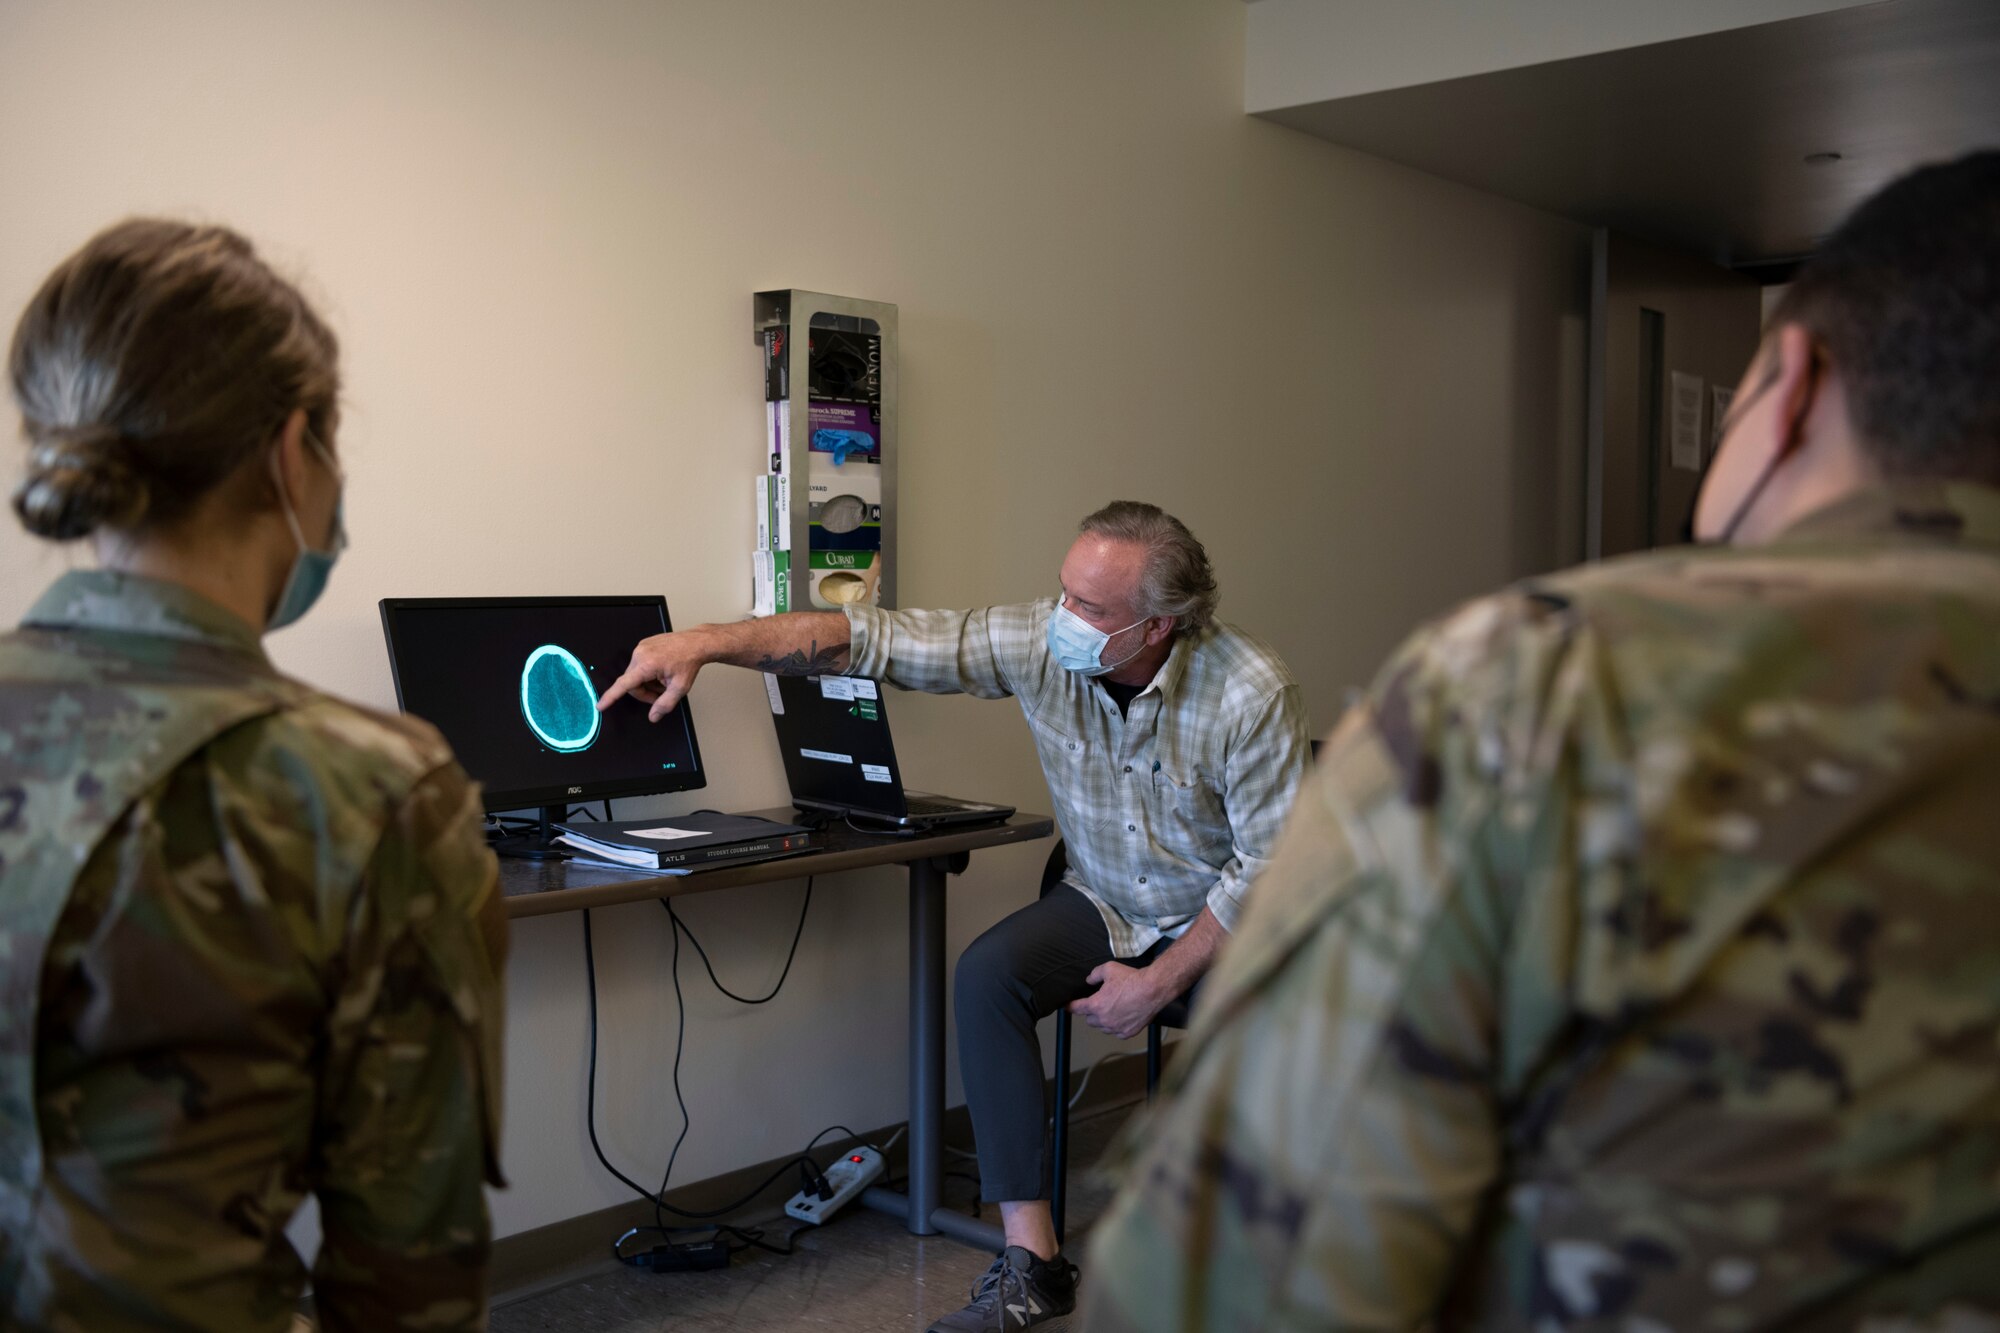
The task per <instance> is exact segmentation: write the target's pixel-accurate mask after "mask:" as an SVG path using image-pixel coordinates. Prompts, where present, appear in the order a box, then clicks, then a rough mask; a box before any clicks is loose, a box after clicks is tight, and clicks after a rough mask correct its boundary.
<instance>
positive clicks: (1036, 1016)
mask: <svg viewBox="0 0 2000 1333" xmlns="http://www.w3.org/2000/svg"><path fill="white" fill-rule="evenodd" d="M1168 943H1169V941H1164V940H1163V941H1161V942H1160V943H1159V944H1157V945H1155V946H1154V947H1153V948H1152V949H1150V950H1148V951H1147V952H1146V954H1145V955H1143V956H1142V957H1139V958H1127V959H1120V960H1119V961H1121V962H1124V963H1127V964H1130V965H1132V966H1143V965H1144V964H1145V963H1147V962H1150V961H1151V960H1152V959H1153V958H1154V957H1156V956H1158V954H1159V953H1160V952H1161V951H1162V950H1164V949H1165V948H1166V947H1167V944H1168ZM1110 961H1112V958H1111V941H1110V937H1109V936H1107V935H1106V934H1105V932H1104V918H1103V917H1101V916H1099V915H1098V913H1097V908H1095V907H1094V906H1092V905H1091V902H1090V900H1089V899H1088V898H1086V897H1084V896H1083V895H1082V894H1080V893H1078V892H1077V891H1076V890H1075V889H1073V888H1071V887H1070V886H1069V885H1067V884H1058V885H1057V886H1056V887H1055V888H1054V889H1052V890H1050V891H1049V892H1048V893H1047V894H1046V895H1044V896H1043V897H1041V898H1039V899H1037V900H1036V901H1035V902H1032V903H1030V904H1028V905H1027V906H1026V907H1023V908H1022V909H1021V910H1020V911H1018V912H1015V913H1014V914H1013V915H1011V916H1009V917H1006V918H1004V919H1003V920H1001V921H999V922H997V923H996V924H995V925H994V926H993V927H992V929H990V930H988V931H987V932H986V933H985V934H983V935H981V936H980V937H979V938H978V939H976V940H974V941H973V942H972V943H971V944H970V945H969V946H967V948H966V950H965V953H964V954H963V955H961V956H960V958H959V960H958V975H957V977H956V978H955V979H954V997H955V1000H956V1003H957V1007H958V1064H959V1070H960V1072H962V1073H963V1074H964V1076H965V1101H966V1107H967V1109H968V1110H969V1111H971V1113H972V1132H973V1136H974V1139H975V1141H976V1146H977V1147H978V1149H979V1197H980V1198H982V1199H984V1200H985V1201H987V1202H988V1203H997V1202H1001V1201H1007V1200H1018V1199H1045V1198H1047V1197H1048V1192H1049V1161H1048V1147H1047V1139H1046V1138H1045V1136H1044V1134H1043V1129H1044V1127H1045V1124H1046V1121H1047V1118H1048V1114H1049V1112H1048V1108H1047V1107H1046V1106H1045V1104H1044V1101H1045V1099H1044V1097H1043V1091H1042V1088H1043V1084H1042V1047H1041V1043H1040V1042H1039V1041H1037V1040H1036V1038H1035V1024H1036V1022H1037V1021H1038V1020H1040V1019H1042V1018H1045V1017H1047V1016H1048V1015H1049V1014H1052V1013H1054V1012H1055V1011H1056V1010H1058V1009H1060V1008H1062V1007H1063V1006H1064V1005H1066V1004H1068V1003H1069V1002H1070V1001H1071V1000H1075V999H1080V998H1082V997H1083V996H1085V995H1088V994H1090V993H1091V991H1093V990H1095V989H1096V987H1094V986H1092V985H1091V984H1090V983H1089V982H1087V981H1085V980H1084V978H1085V977H1087V976H1089V975H1090V973H1091V971H1092V969H1094V968H1096V967H1097V965H1098V964H1100V963H1107V962H1110Z"/></svg>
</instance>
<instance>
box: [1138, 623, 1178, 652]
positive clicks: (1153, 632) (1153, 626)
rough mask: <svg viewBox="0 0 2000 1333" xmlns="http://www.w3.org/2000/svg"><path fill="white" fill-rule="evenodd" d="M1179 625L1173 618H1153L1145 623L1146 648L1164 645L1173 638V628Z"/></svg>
mask: <svg viewBox="0 0 2000 1333" xmlns="http://www.w3.org/2000/svg"><path fill="white" fill-rule="evenodd" d="M1179 624H1180V620H1179V619H1178V618H1177V617H1175V616H1154V617H1153V618H1152V619H1151V620H1149V621H1147V622H1146V646H1147V647H1148V648H1151V647H1153V646H1154V645H1155V644H1161V643H1165V642H1166V641H1167V640H1168V639H1171V638H1172V637H1174V628H1175V627H1176V626H1177V625H1179Z"/></svg>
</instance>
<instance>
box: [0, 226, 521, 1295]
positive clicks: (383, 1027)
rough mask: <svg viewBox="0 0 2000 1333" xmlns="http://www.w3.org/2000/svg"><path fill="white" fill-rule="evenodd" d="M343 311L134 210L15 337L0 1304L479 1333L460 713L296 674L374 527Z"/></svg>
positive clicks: (1, 957) (480, 993) (478, 1123)
mask: <svg viewBox="0 0 2000 1333" xmlns="http://www.w3.org/2000/svg"><path fill="white" fill-rule="evenodd" d="M336 355H337V354H336V347H335V342H334V338H333V335H332V333H331V332H330V331H329V330H328V329H327V327H326V325H325V324H324V323H322V322H321V320H320V319H319V318H318V316H317V315H315V314H314V312H313V311H312V310H311V308H310V307H309V306H308V305H307V303H306V301H305V300H304V298H303V297H302V296H301V295H300V294H299V292H298V291H297V290H295V289H294V288H293V287H292V286H291V285H290V284H289V283H287V282H285V281H284V280H283V279H281V278H280V277H278V276H277V275H276V274H275V273H274V272H272V271H271V269H270V268H268V267H267V266H266V265H265V264H264V263H263V262H262V261H261V260H260V259H259V258H258V257H257V255H256V254H255V253H254V252H253V250H252V249H251V247H250V245H249V244H248V243H247V242H246V241H245V240H243V238H242V237H240V236H237V235H236V234H234V233H232V232H229V231H227V230H224V229H222V228H218V227H193V226H185V225H181V224H178V223H172V222H163V221H152V220H136V221H130V222H126V223H122V224H120V225H118V226H116V227H113V228H111V229H110V230H108V231H106V232H104V233H103V234H101V235H99V236H98V237H96V238H95V239H94V240H92V241H91V242H90V243H89V244H87V245H86V246H84V247H83V249H82V250H80V251H78V252H77V253H76V254H75V255H73V256H71V257H70V258H69V259H68V260H66V261H65V262H64V263H63V264H61V265H60V266H59V267H58V268H57V269H56V271H55V272H54V273H53V274H52V275H51V276H50V277H49V278H48V280H47V281H46V282H45V283H44V284H43V286H42V288H41V290H40V291H39V292H38V293H37V294H36V295H35V297H34V299H33V300H32V301H31V302H30V304H29V306H28V308H27V311H26V312H25V314H23V316H22V318H21V322H20V325H19V327H18V328H17V330H16V332H15V337H14V343H13V349H12V356H11V365H10V370H11V378H12V387H13V392H14V397H15V400H16V402H17V404H18V405H19V407H20V410H21V415H22V418H23V433H24V435H25V437H26V441H27V446H28V459H27V470H26V474H25V476H24V477H23V479H22V480H21V482H20V484H19V486H18V487H17V489H16V490H15V491H14V509H15V512H16V513H17V514H18V516H19V517H20V520H21V522H22V523H23V525H24V526H25V527H26V528H27V529H28V530H29V531H30V532H32V533H34V534H35V535H37V536H39V537H43V538H47V539H49V540H52V541H58V542H63V541H72V540H76V539H79V538H85V537H88V538H90V539H91V540H92V542H93V544H94V546H95V550H96V555H97V563H98V565H99V568H97V569H93V570H88V571H77V572H71V573H68V574H65V575H63V576H62V577H60V578H59V579H57V581H56V582H55V584H54V585H53V586H52V587H51V588H50V589H49V590H48V591H47V593H46V594H44V595H43V597H42V598H41V600H40V601H38V602H37V603H36V604H35V606H34V608H33V609H32V610H31V611H29V613H28V615H27V618H26V619H25V620H24V621H23V623H22V625H21V627H20V629H19V630H17V631H15V632H13V633H11V634H7V635H4V636H0V992H4V994H0V1328H4V1329H17V1328H18V1329H52V1330H70V1329H89V1330H92V1331H93V1333H104V1331H105V1330H121V1329H138V1328H145V1329H154V1330H156V1329H195V1328H200V1329H211V1330H212V1329H230V1330H235V1329H243V1330H281V1329H284V1328H286V1327H288V1326H289V1324H290V1322H291V1320H292V1317H293V1314H294V1312H295V1311H296V1310H297V1309H298V1306H299V1300H300V1297H301V1293H302V1291H303V1288H304V1286H305V1283H306V1279H307V1276H308V1274H307V1269H306V1266H305V1264H304V1263H303V1262H302V1261H301V1259H300V1257H299V1256H298V1254H297V1253H296V1252H295V1251H294V1249H293V1247H292V1245H291V1243H290V1242H289V1241H288V1240H287V1238H286V1235H285V1226H286V1223H287V1222H288V1221H289V1220H290V1219H291V1217H292V1215H293V1213H294V1212H295V1211H296V1210H297V1209H298V1207H299V1204H300V1202H301V1201H302V1200H303V1199H304V1198H305V1196H306V1195H307V1194H308V1193H312V1194H315V1195H316V1196H317V1197H318V1200H319V1205H320V1214H321V1219H322V1226H323V1231H324V1237H325V1239H324V1242H323V1244H322V1246H321V1249H320V1251H319V1256H318V1260H317V1262H316V1263H315V1264H314V1265H313V1267H312V1270H311V1278H312V1284H313V1289H314V1295H315V1299H316V1302H317V1306H318V1313H319V1316H320V1320H321V1324H322V1326H323V1327H324V1328H327V1329H329V1330H346V1329H368V1330H381V1329H400V1328H414V1327H418V1326H421V1327H423V1328H425V1329H433V1330H439V1329H471V1328H482V1327H484V1324H485V1312H486V1306H485V1270H486V1260H487V1252H488V1245H489V1229H488V1223H487V1215H486V1207H485V1200H484V1196H483V1194H482V1185H483V1183H485V1182H491V1183H493V1184H499V1183H500V1180H499V1173H498V1170H497V1166H496V1156H497V1134H498V1129H499V1125H498V1115H497V1107H498V1088H499V1074H500V1069H499V1030H500V1019H501V1012H500V990H499V984H498V980H497V973H498V969H499V967H500V965H501V962H502V956H503V954H504V950H505V921H504V917H503V915H502V912H501V904H500V901H499V897H498V893H497V890H496V887H495V882H494V863H493V858H492V855H491V853H490V852H488V851H487V850H486V847H485V845H484V843H483V841H482V839H481V834H480V811H479V802H478V794H477V791H476V789H475V788H474V787H473V786H472V784H471V783H470V781H469V780H468V779H467V778H466V776H465V774H464V772H463V771H462V770H461V769H460V768H459V767H458V765H457V764H456V763H455V762H453V760H452V757H451V753H450V751H449V750H448V749H447V748H446V746H445V745H444V743H443V741H442V740H441V738H440V737H439V736H438V735H437V733H436V732H435V731H433V730H432V729H431V728H430V727H428V726H425V725H424V724H422V723H419V722H415V721H413V720H410V719H406V718H400V717H391V716H383V715H380V714H377V713H373V712H370V711H368V710H365V709H362V708H358V707H356V706H354V705H352V704H348V703H344V702H342V701H340V700H337V699H334V698H331V697H329V696H327V695H325V694H322V693H320V692H319V691H317V690H314V689H312V688H311V687H309V686H306V685H304V684H301V683H299V682H297V681H294V680H290V679H288V678H286V677H284V676H281V675H279V674H278V672H277V671H276V670H275V669H273V667H272V665H271V663H270V661H269V660H268V659H267V658H266V657H265V655H264V652H263V649H262V646H261V642H260V641H261V638H262V636H263V634H264V633H265V632H266V631H268V630H270V629H274V628H277V627H278V626H280V625H283V624H287V623H290V622H291V621H292V620H294V619H296V618H297V617H298V616H300V615H302V614H303V613H304V612H305V610H306V608H307V607H308V606H309V605H310V604H311V602H312V600H313V598H314V597H315V596H316V595H317V593H318V591H319V589H320V587H321V586H322V585H323V584H324V582H325V579H326V575H327V572H328V571H329V570H330V569H331V567H332V564H333V560H334V557H335V556H337V555H338V554H339V550H340V547H341V546H342V545H343V544H344V534H343V531H342V526H341V515H340V494H341V489H342V478H341V473H340V469H339V465H338V463H337V461H336V455H335V453H334V437H335V429H336V426H337V424H338V405H337V395H338V389H339V384H338V375H337V366H336Z"/></svg>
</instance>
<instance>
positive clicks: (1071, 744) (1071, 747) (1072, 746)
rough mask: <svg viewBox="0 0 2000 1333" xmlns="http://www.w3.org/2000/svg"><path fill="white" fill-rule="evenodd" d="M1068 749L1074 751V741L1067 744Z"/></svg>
mask: <svg viewBox="0 0 2000 1333" xmlns="http://www.w3.org/2000/svg"><path fill="white" fill-rule="evenodd" d="M1069 748H1070V749H1072V750H1074V749H1075V748H1076V742H1075V741H1071V742H1070V743H1069Z"/></svg>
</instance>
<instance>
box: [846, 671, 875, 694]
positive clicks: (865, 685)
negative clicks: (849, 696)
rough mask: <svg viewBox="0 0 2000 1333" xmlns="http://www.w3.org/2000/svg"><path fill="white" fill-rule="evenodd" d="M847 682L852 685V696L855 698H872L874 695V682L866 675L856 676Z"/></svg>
mask: <svg viewBox="0 0 2000 1333" xmlns="http://www.w3.org/2000/svg"><path fill="white" fill-rule="evenodd" d="M847 683H848V684H850V685H852V686H853V687H854V697H855V698H857V699H873V698H875V697H876V690H875V682H874V681H872V680H870V679H868V677H866V676H856V677H855V678H854V679H853V680H850V681H848V682H847Z"/></svg>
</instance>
